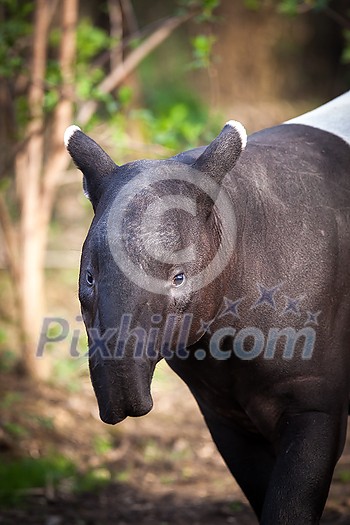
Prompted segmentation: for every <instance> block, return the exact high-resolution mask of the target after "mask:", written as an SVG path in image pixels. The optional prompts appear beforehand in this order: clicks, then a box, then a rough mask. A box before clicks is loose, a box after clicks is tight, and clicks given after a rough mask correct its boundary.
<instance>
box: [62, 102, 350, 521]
mask: <svg viewBox="0 0 350 525" xmlns="http://www.w3.org/2000/svg"><path fill="white" fill-rule="evenodd" d="M65 144H66V147H67V149H68V152H69V154H70V155H71V157H72V158H73V160H74V162H75V164H76V166H77V167H78V168H79V169H80V170H81V171H82V172H83V185H84V190H85V193H86V195H87V196H88V198H89V199H90V201H91V203H92V206H93V209H94V218H93V221H92V224H91V226H90V229H89V232H88V235H87V238H86V240H85V242H84V246H83V250H82V257H81V269H80V278H79V281H80V282H79V299H80V302H81V309H82V315H83V320H84V323H85V326H86V329H87V334H88V340H89V367H90V374H91V380H92V385H93V388H94V391H95V394H96V397H97V401H98V405H99V411H100V416H101V419H102V420H103V421H104V422H106V423H109V424H115V423H118V422H120V421H122V420H124V419H125V418H126V417H127V416H142V415H144V414H146V413H148V412H149V411H150V410H151V408H152V397H151V390H150V387H151V381H152V375H153V372H154V369H155V366H156V364H157V362H159V360H160V359H162V358H164V359H166V361H167V363H168V364H169V365H170V367H171V368H172V369H173V370H174V371H175V372H176V373H177V374H178V375H179V376H180V377H181V378H182V379H183V380H184V381H185V383H186V384H187V385H188V387H189V389H190V391H191V392H192V394H193V396H194V397H195V399H196V401H197V404H198V406H199V409H200V411H201V413H202V415H203V417H204V420H205V422H206V424H207V426H208V429H209V431H210V433H211V436H212V438H213V440H214V442H215V444H216V446H217V448H218V450H219V452H220V454H221V455H222V457H223V459H224V461H225V462H226V464H227V466H228V468H229V470H230V471H231V473H232V475H233V476H234V478H235V479H236V481H237V482H238V484H239V485H240V487H241V489H242V491H243V492H244V494H245V495H246V497H247V499H248V500H249V502H250V504H251V506H252V508H253V510H254V511H255V514H256V516H257V518H258V520H259V523H260V524H263V525H287V524H288V525H307V524H318V523H319V521H320V518H321V515H322V512H323V509H324V506H325V503H326V500H327V496H328V491H329V487H330V483H331V479H332V475H333V471H334V468H335V465H336V463H337V461H338V459H339V457H340V455H341V453H342V451H343V448H344V443H345V438H346V428H347V417H348V413H349V385H350V92H348V93H345V94H343V95H341V96H340V97H338V98H336V99H334V100H333V101H331V102H329V103H328V104H325V105H324V106H321V107H319V108H316V109H315V110H313V111H311V112H309V113H306V114H304V115H302V116H300V117H297V118H294V119H292V120H290V121H287V122H284V123H283V124H280V125H277V126H274V127H271V128H268V129H264V130H262V131H259V132H256V133H253V134H251V135H250V136H249V138H248V139H247V135H246V132H245V129H244V127H243V125H242V124H240V123H239V122H236V121H232V120H231V121H228V122H227V124H226V125H225V126H224V127H223V129H222V131H221V132H220V134H219V135H218V136H217V137H216V138H215V139H214V140H213V141H212V142H211V143H210V144H209V145H208V146H205V147H199V148H196V149H192V150H189V151H186V152H183V153H180V154H178V155H176V156H174V157H171V158H168V159H163V160H137V161H135V162H130V163H127V164H125V165H122V166H119V165H117V164H115V163H114V161H113V160H112V159H111V158H110V157H109V156H108V155H107V153H105V151H104V150H103V149H102V148H101V147H100V146H99V145H98V144H97V143H96V142H95V141H93V140H92V139H91V138H89V137H88V136H87V135H85V134H84V133H83V132H82V131H81V130H80V129H79V128H78V127H77V126H70V127H69V128H68V129H67V131H66V133H65ZM177 403H181V399H178V400H177Z"/></svg>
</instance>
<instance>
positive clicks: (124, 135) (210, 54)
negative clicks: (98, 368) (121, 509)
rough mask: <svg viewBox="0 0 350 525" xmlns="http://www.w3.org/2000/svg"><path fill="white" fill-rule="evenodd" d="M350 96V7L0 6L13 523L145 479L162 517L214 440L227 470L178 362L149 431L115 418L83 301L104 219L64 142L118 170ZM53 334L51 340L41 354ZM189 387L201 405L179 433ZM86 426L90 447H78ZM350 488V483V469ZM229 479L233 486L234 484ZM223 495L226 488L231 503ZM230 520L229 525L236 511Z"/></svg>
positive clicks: (6, 453) (224, 0)
mask: <svg viewBox="0 0 350 525" xmlns="http://www.w3.org/2000/svg"><path fill="white" fill-rule="evenodd" d="M349 88H350V9H349V5H348V1H347V0H332V1H331V0H304V1H303V0H235V1H231V0H221V1H220V0H178V1H175V0H162V1H160V0H159V1H157V0H154V1H153V0H152V1H142V0H104V1H99V2H97V1H96V0H87V1H84V2H79V1H78V0H51V1H49V0H36V1H34V0H33V1H29V0H23V1H20V0H0V110H1V113H0V114H1V118H0V144H1V147H0V295H1V303H0V319H1V325H0V390H1V392H2V394H3V396H2V400H1V401H0V454H1V455H2V459H3V461H2V463H1V464H0V475H1V469H3V473H2V474H3V476H2V479H3V481H1V480H0V502H3V504H4V505H5V506H6V505H8V504H9V505H10V510H6V511H4V512H5V514H6V513H7V514H6V515H7V518H6V519H8V520H10V521H9V523H10V522H11V519H13V520H15V521H13V522H16V520H18V513H19V512H26V511H23V508H25V507H23V505H24V503H23V501H24V500H25V501H26V504H27V505H29V508H30V509H31V512H32V513H33V508H35V509H36V510H35V512H34V514H35V513H36V512H39V511H38V510H37V509H39V510H40V509H41V510H42V516H41V515H40V518H39V517H38V516H36V518H35V519H36V520H37V521H33V523H39V521H40V520H41V519H42V520H44V521H43V523H44V522H45V523H46V521H45V520H47V519H49V518H50V516H51V514H50V512H51V511H50V512H49V511H47V506H46V505H47V504H48V502H51V503H52V501H54V502H56V503H57V502H58V503H57V504H58V505H59V504H60V502H62V501H64V498H67V497H68V496H69V497H74V498H78V496H77V494H85V492H84V491H86V490H94V491H95V488H96V487H97V486H98V487H99V490H106V486H107V485H108V487H109V486H111V484H112V485H113V483H114V484H115V483H117V484H119V485H118V487H119V489H120V493H121V494H122V497H125V498H126V499H128V498H129V500H130V494H129V492H128V487H129V488H130V487H131V486H133V484H135V482H136V481H135V480H136V479H138V477H139V475H140V472H143V473H145V476H147V475H148V476H149V475H151V478H150V479H151V486H153V485H152V483H153V484H154V486H153V489H154V494H153V495H152V497H151V496H149V498H148V496H145V498H146V499H145V501H146V503H145V505H146V506H147V504H150V503H149V502H150V501H153V503H154V502H155V499H154V498H155V497H158V496H159V494H160V493H161V494H163V491H164V490H167V489H168V488H169V485H172V486H173V485H174V484H175V486H177V485H179V486H182V485H181V484H182V483H183V484H184V487H186V486H187V485H186V483H187V484H188V483H190V482H191V483H192V486H193V483H194V480H201V479H203V476H204V477H206V474H205V473H204V472H205V471H204V470H203V471H202V470H201V469H199V470H198V466H196V467H195V466H194V464H195V463H196V462H195V459H196V457H197V456H196V453H198V454H199V456H198V457H199V458H200V457H201V454H202V455H203V452H200V451H199V452H198V450H199V448H198V446H196V445H195V444H194V443H193V439H195V438H194V436H195V435H197V434H198V433H199V434H200V436H201V438H200V439H202V441H203V443H202V445H203V447H204V448H203V447H202V450H204V451H205V450H207V452H206V453H204V457H203V458H202V460H203V463H204V464H205V463H206V462H207V463H208V464H209V467H210V468H212V469H214V470H215V468H217V477H218V478H220V479H221V478H222V475H223V474H222V473H223V470H222V469H223V465H222V464H221V463H220V459H219V458H218V457H217V456H215V454H216V453H215V450H213V449H212V448H211V444H210V440H209V439H208V437H207V435H206V433H205V429H204V428H202V427H201V421H200V419H196V418H198V414H197V412H196V408H195V407H194V404H192V403H193V401H192V400H191V399H190V398H188V397H186V396H187V391H185V390H181V389H183V388H184V387H183V386H182V385H181V386H180V384H179V383H177V379H176V378H174V377H173V376H172V375H171V373H170V372H168V371H167V370H166V368H165V367H160V369H159V372H158V374H157V375H156V378H155V387H154V388H155V391H156V397H157V396H158V398H159V412H158V413H156V415H155V416H154V417H155V419H154V420H153V419H151V418H152V416H149V417H150V423H149V427H147V425H148V423H142V422H141V423H138V422H136V423H135V422H132V423H128V424H127V425H129V426H127V425H126V426H124V427H123V429H121V430H119V427H118V429H113V430H110V429H107V427H105V426H104V425H103V424H102V423H100V422H99V421H98V415H97V411H96V406H95V402H94V399H93V396H92V393H91V387H90V384H89V380H88V374H87V362H86V355H85V354H86V337H85V333H84V330H83V326H82V322H81V317H80V313H79V304H78V300H77V279H78V266H79V256H80V251H81V245H82V242H83V240H84V238H85V234H86V231H87V229H88V225H89V222H90V220H91V218H92V210H91V206H90V203H89V202H88V201H87V200H86V199H85V197H84V196H83V193H82V187H81V175H80V174H79V172H78V171H77V170H76V169H75V168H74V166H73V165H72V164H71V162H70V159H69V156H68V155H67V153H66V151H65V150H64V147H63V140H62V137H63V132H64V130H65V128H66V127H67V126H68V125H70V124H72V123H75V124H78V125H79V126H80V127H82V128H83V129H84V131H86V132H88V133H89V134H90V135H91V136H92V137H93V138H95V139H96V140H97V141H98V142H99V143H100V144H101V145H102V146H103V147H104V149H106V151H108V153H109V154H110V155H111V157H112V158H113V159H114V160H116V162H117V163H118V164H122V163H125V162H127V161H129V160H134V159H137V158H155V157H157V158H165V157H169V156H171V155H174V154H175V153H177V152H179V151H182V150H184V149H190V148H191V147H195V146H197V145H203V144H206V143H208V142H209V141H210V140H211V139H212V138H213V137H214V136H215V135H216V134H217V133H218V131H219V130H220V129H221V127H222V124H223V123H224V122H226V121H227V120H228V119H229V118H233V119H235V120H240V121H241V122H243V124H244V125H245V126H246V128H247V130H248V132H249V133H251V132H253V131H256V130H259V129H261V128H263V127H267V126H271V125H274V124H278V123H280V122H282V121H284V120H287V119H288V118H291V117H293V116H296V115H297V114H300V113H302V112H304V111H306V110H308V109H311V108H313V107H316V106H318V105H320V104H321V103H323V102H325V101H327V100H330V99H332V98H334V97H335V96H337V95H338V94H341V93H342V92H344V91H346V90H347V89H349ZM41 335H43V336H44V338H45V337H48V338H49V339H51V341H52V342H51V343H49V344H48V343H47V344H45V346H44V347H43V346H42V345H41V346H40V336H41ZM43 340H44V339H41V342H43ZM38 344H39V348H40V351H41V350H42V354H43V355H42V357H41V358H38V355H37V354H38ZM178 389H180V390H181V392H183V394H182V395H183V396H184V399H186V406H185V407H184V409H183V410H180V411H179V415H178V417H179V418H180V419H179V420H178V421H174V422H172V423H171V424H170V423H169V421H167V414H169V412H172V411H173V409H172V405H171V402H172V401H173V399H172V398H173V394H174V392H176V391H178ZM165 399H166V400H165ZM162 403H163V404H162ZM189 407H190V408H189ZM194 414H195V415H194ZM188 417H189V418H190V419H191V421H192V422H193V418H194V419H195V421H196V422H195V423H192V427H191V428H188V426H187V419H186V418H188ZM166 421H167V429H168V430H164V431H162V430H161V428H162V424H163V423H164V422H166ZM179 421H181V422H182V423H183V425H184V427H185V428H186V432H187V434H186V432H185V436H186V437H184V436H182V437H181V434H180V433H179V432H177V430H178V428H179V427H178V425H179ZM75 425H77V427H79V426H81V428H84V432H83V434H80V435H79V436H77V435H73V434H75V433H74V430H75ZM138 425H141V426H138ZM143 425H146V427H144V426H143ZM171 425H173V426H171ZM157 430H158V431H157ZM141 433H142V434H143V438H141ZM192 438H193V439H192ZM181 439H182V441H181ZM196 439H197V438H196ZM179 440H180V442H179ZM179 443H180V444H179ZM133 447H134V450H136V457H138V459H137V461H136V465H135V461H134V460H131V459H130V455H133V452H132V451H133ZM194 449H195V450H197V452H193V450H194ZM208 451H209V452H208ZM137 454H139V456H137ZM206 454H207V455H206ZM149 456H150V458H149ZM212 457H213V458H214V460H213V465H211V464H210V461H211V460H212ZM147 458H148V459H147ZM197 459H198V458H197ZM178 460H179V461H180V462H181V461H183V463H184V464H185V466H182V467H179V466H178ZM169 462H170V463H169ZM154 463H156V466H155V465H154ZM158 463H159V465H158ZM164 463H165V465H164ZM169 464H170V467H169ZM207 466H208V465H207ZM157 468H159V469H160V472H161V473H160V474H159V475H157V476H155V478H156V479H154V478H152V474H150V473H152V472H155V470H157ZM163 468H164V471H166V472H168V470H169V468H170V471H171V472H172V474H171V475H170V477H169V475H168V476H167V475H165V474H164V472H163V470H162V469H163ZM179 469H180V470H179ZM183 469H185V470H183ZM186 469H187V470H186ZM173 471H174V472H173ZM162 476H163V477H164V476H165V478H166V479H165V480H163V482H162V481H161V478H162ZM191 476H192V477H191ZM339 476H340V478H339V479H340V480H341V483H342V482H344V480H345V481H348V480H349V479H350V471H348V470H347V467H346V468H345V467H344V468H343V470H341V473H340V474H339ZM214 477H215V476H214ZM147 479H148V478H147ZM152 479H153V482H152ZM215 479H216V478H215ZM225 479H227V480H226V481H225V482H223V483H222V482H220V483H218V484H219V485H220V490H221V489H222V485H225V483H226V484H227V486H229V485H230V483H232V481H231V479H229V477H227V478H225ZM169 480H170V481H169ZM141 485H142V484H141ZM344 485H346V483H344ZM101 487H104V488H102V489H101ZM138 487H139V484H138ZM147 487H148V490H149V484H147ZM164 487H165V488H164ZM196 487H197V489H195V490H194V493H196V494H197V496H198V494H201V493H202V492H203V490H204V489H203V487H202V483H199V484H197V485H196ZM225 487H226V485H225ZM342 488H344V487H343V486H342ZM153 489H151V492H152V490H153ZM123 490H124V491H126V492H125V493H124V492H123ZM210 490H211V489H209V492H210ZM220 490H219V489H218V490H216V489H213V490H212V496H213V498H214V499H213V501H214V502H216V503H215V505H216V504H217V501H218V500H217V499H216V500H215V498H217V497H218V495H219V493H220ZM235 490H236V493H235V494H236V496H235V497H236V498H238V499H237V501H244V499H242V497H241V495H239V496H238V494H239V491H238V489H237V488H236V489H235ZM201 491H202V492H201ZM180 492H181V491H180ZM340 492H341V491H340ZM99 494H101V493H99ZM204 494H206V496H207V497H209V496H208V492H204ZM342 494H343V493H342ZM72 495H74V496H72ZM155 495H156V496H155ZM348 496H349V495H346V496H344V497H345V500H344V501H346V502H348V499H347V498H348ZM99 497H100V496H99ZM142 497H144V496H142ZM40 498H41V499H40ZM62 498H63V500H62ZM135 498H136V499H135ZM147 498H148V499H147ZM152 498H153V499H152ZM232 498H233V496H232V497H231V499H232ZM209 499H210V498H209ZM131 500H132V501H131V503H130V501H129V504H128V505H126V506H127V507H128V508H129V509H130V508H131V509H134V507H135V505H136V507H137V502H138V499H137V497H134V499H132V498H131ZM99 501H100V500H99ZM123 501H124V500H123ZM135 501H136V503H135ZM142 501H143V500H142ZM235 501H236V500H235ZM19 502H20V503H19ZM158 503H159V501H158ZM226 503H227V502H226ZM338 503H339V501H338ZM338 503H337V505H338ZM213 504H214V503H213ZM243 505H244V504H243ZM344 505H345V507H344V508H345V509H347V510H346V511H344V512H348V511H349V508H350V506H349V507H347V505H348V503H344ZM158 506H159V505H158ZM62 507H63V505H62V506H61V507H60V506H59V507H58V508H59V510H58V511H57V513H58V519H60V520H61V521H58V522H57V523H61V522H64V520H65V519H66V518H65V515H64V512H62ZM102 507H103V505H102ZM102 507H101V509H102ZM156 507H157V505H156V504H155V503H154V508H156ZM160 507H161V508H162V505H160ZM231 507H232V508H231ZM338 507H339V505H338ZM152 508H153V507H152ZM177 508H179V505H178V507H177ZM180 508H182V507H181V505H180ZM184 508H185V509H186V508H187V507H186V505H185V507H184ZM201 508H204V509H207V508H206V506H205V505H204V506H202V507H201ZM242 508H243V507H242ZM244 508H245V507H244ZM101 509H100V515H99V516H101V513H102V514H103V510H101ZM215 509H216V507H215ZM225 509H226V510H225V511H224V514H223V516H224V518H225V520H226V519H230V518H231V517H232V512H234V511H235V506H234V505H233V506H232V505H231V506H230V504H229V506H228V507H227V508H226V507H225ZM227 509H228V510H227ZM236 510H237V509H236ZM207 511H208V509H207ZM226 511H227V515H226V514H225V512H226ZM240 511H242V509H240ZM130 512H131V511H130ZM134 512H136V511H135V509H134ZM184 512H185V511H184ZM247 512H248V517H247V519H248V520H249V519H250V518H249V511H247ZM337 512H338V513H339V516H340V518H339V519H342V516H343V514H344V512H343V510H339V508H338V510H337ZM349 512H350V511H349ZM11 513H12V514H11ZM5 514H4V515H5ZM129 514H130V513H129ZM129 514H128V513H126V518H125V516H124V518H123V519H126V520H127V519H128V516H129V517H130V515H129ZM172 515H173V516H175V518H176V519H177V514H176V512H175V511H174V512H173V513H172ZM348 515H349V514H348ZM88 516H89V519H91V520H92V522H93V523H95V522H96V523H100V522H101V523H102V522H103V523H107V522H108V521H103V520H102V519H101V520H100V521H98V520H99V519H100V518H98V517H96V516H94V515H93V513H92V514H91V515H90V514H89V512H88ZM150 516H151V514H150ZM215 516H216V519H217V520H218V519H219V518H218V514H217V513H216V514H215ZM56 517H57V516H56ZM26 519H29V518H28V514H26ZM33 519H34V518H33ZM72 519H73V518H70V523H73V522H74V520H73V521H72ZM150 519H151V517H150ZM152 519H153V518H152ZM169 519H170V518H169V516H168V517H167V518H166V519H165V522H169V523H175V521H169ZM181 519H183V518H181ZM240 519H241V521H240V523H243V520H244V516H243V514H242V515H241V518H240ZM62 520H63V521H62ZM94 520H95V521H94ZM106 520H107V518H106ZM138 520H139V518H138ZM167 520H168V521H167ZM179 520H180V518H179ZM151 522H152V521H150V523H151ZM179 522H181V521H179ZM216 522H217V523H219V522H220V521H216ZM223 522H226V521H223ZM248 522H249V521H247V523H248ZM50 523H51V522H50ZM52 523H54V522H52ZM145 523H146V521H145ZM210 523H214V521H210ZM220 523H221V522H220ZM249 523H250V522H249ZM334 523H335V521H334ZM337 523H338V522H337ZM339 523H340V522H339ZM344 523H345V522H344Z"/></svg>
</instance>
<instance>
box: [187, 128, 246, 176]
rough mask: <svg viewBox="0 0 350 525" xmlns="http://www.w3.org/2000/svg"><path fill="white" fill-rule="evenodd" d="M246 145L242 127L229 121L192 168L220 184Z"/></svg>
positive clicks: (244, 132) (244, 131)
mask: <svg viewBox="0 0 350 525" xmlns="http://www.w3.org/2000/svg"><path fill="white" fill-rule="evenodd" d="M246 143H247V132H246V130H245V129H244V126H243V125H242V124H241V123H240V122H237V121H236V120H229V121H228V122H226V124H225V126H224V127H223V129H222V131H221V133H220V134H219V135H218V136H217V137H216V138H215V139H214V140H213V141H212V142H211V143H210V144H209V146H207V148H206V149H205V150H204V152H203V153H202V155H201V156H200V157H198V159H197V160H196V161H195V163H194V164H193V165H192V166H193V167H194V168H196V169H197V170H199V171H202V172H205V173H209V174H210V175H211V176H212V177H213V178H214V179H215V180H216V182H218V183H220V182H221V180H222V179H223V178H224V176H225V175H226V173H228V172H229V171H230V170H232V168H233V167H234V165H235V164H236V162H237V160H238V157H239V156H240V154H241V153H242V151H243V150H244V148H245V146H246Z"/></svg>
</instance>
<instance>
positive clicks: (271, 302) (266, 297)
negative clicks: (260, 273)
mask: <svg viewBox="0 0 350 525" xmlns="http://www.w3.org/2000/svg"><path fill="white" fill-rule="evenodd" d="M257 286H258V289H259V293H260V297H259V299H258V300H257V301H256V302H255V303H254V304H253V306H252V307H251V309H254V308H256V307H257V306H259V305H261V304H266V305H267V306H271V307H272V308H273V309H274V310H276V303H275V297H274V295H275V293H276V292H277V290H279V288H280V287H281V286H282V284H277V285H276V286H273V288H266V286H264V285H263V284H260V283H257Z"/></svg>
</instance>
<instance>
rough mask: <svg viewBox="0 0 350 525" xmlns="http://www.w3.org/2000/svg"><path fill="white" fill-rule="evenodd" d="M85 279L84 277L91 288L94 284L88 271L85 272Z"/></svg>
mask: <svg viewBox="0 0 350 525" xmlns="http://www.w3.org/2000/svg"><path fill="white" fill-rule="evenodd" d="M85 277H86V282H87V284H88V285H89V286H92V285H93V284H94V276H93V275H92V273H91V272H89V270H86V274H85Z"/></svg>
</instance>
